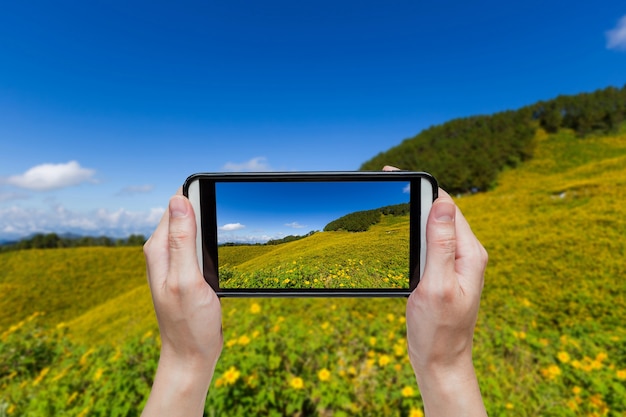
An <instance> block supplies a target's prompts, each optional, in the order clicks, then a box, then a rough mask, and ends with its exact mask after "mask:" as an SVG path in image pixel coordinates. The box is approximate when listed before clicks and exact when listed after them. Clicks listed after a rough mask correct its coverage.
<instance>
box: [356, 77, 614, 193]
mask: <svg viewBox="0 0 626 417" xmlns="http://www.w3.org/2000/svg"><path fill="white" fill-rule="evenodd" d="M624 120H626V85H625V86H623V87H622V88H621V89H619V88H615V87H608V88H605V89H602V90H597V91H595V92H592V93H581V94H577V95H571V96H559V97H556V98H554V99H552V100H548V101H540V102H538V103H535V104H532V105H529V106H525V107H522V108H520V109H518V110H509V111H503V112H500V113H496V114H493V115H479V116H472V117H466V118H459V119H455V120H450V121H448V122H446V123H443V124H440V125H436V126H432V127H430V128H428V129H425V130H424V131H422V132H420V133H419V134H417V135H416V136H414V137H412V138H409V139H406V140H404V141H403V142H402V143H400V144H399V145H397V146H395V147H393V148H391V149H389V150H387V151H384V152H381V153H379V154H378V155H376V156H375V157H373V158H372V159H370V160H369V161H367V162H365V163H364V164H363V165H362V166H361V169H362V170H373V171H376V170H380V169H381V168H382V167H383V166H384V165H394V166H397V167H399V168H402V169H406V170H412V171H426V172H430V173H431V174H433V175H434V176H435V178H437V180H438V181H439V184H440V185H441V186H442V187H443V188H444V189H446V190H448V191H451V192H455V193H456V192H460V193H465V192H468V191H475V190H481V191H486V190H489V189H492V188H494V187H495V185H496V182H497V180H498V175H499V173H500V172H502V170H503V169H506V168H514V167H516V166H518V165H519V163H520V162H523V161H526V160H529V159H531V158H532V157H533V153H534V148H535V142H534V141H533V138H534V136H535V133H536V132H537V129H539V128H541V129H544V130H545V131H547V132H549V133H556V132H557V131H558V130H559V129H570V130H572V131H574V132H576V135H577V136H579V137H585V136H587V135H589V134H592V133H594V132H596V133H597V132H600V133H602V134H609V133H616V132H617V131H618V129H619V127H620V124H621V123H622V122H623V121H624Z"/></svg>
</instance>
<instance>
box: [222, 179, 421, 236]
mask: <svg viewBox="0 0 626 417" xmlns="http://www.w3.org/2000/svg"><path fill="white" fill-rule="evenodd" d="M409 190H410V184H409V182H407V181H391V182H390V181H385V182H369V181H368V182H352V183H349V182H304V183H290V182H286V183H285V182H271V183H250V182H228V183H217V184H216V191H215V194H216V201H217V222H218V243H225V242H266V241H267V240H269V239H280V238H283V237H285V236H288V235H304V234H306V233H308V232H310V231H315V230H323V229H324V227H325V226H326V225H327V224H328V223H330V222H331V221H333V220H336V219H338V218H340V217H341V216H344V215H346V214H349V213H353V212H356V211H362V210H371V209H376V208H381V207H385V206H390V205H394V204H400V203H408V202H409V200H410V192H409Z"/></svg>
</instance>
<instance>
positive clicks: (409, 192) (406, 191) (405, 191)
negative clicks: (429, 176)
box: [402, 183, 411, 194]
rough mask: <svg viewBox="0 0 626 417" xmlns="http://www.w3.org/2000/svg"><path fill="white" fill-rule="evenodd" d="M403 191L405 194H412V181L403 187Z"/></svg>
mask: <svg viewBox="0 0 626 417" xmlns="http://www.w3.org/2000/svg"><path fill="white" fill-rule="evenodd" d="M402 192H403V193H405V194H411V183H408V184H407V185H406V186H405V187H404V188H403V189H402Z"/></svg>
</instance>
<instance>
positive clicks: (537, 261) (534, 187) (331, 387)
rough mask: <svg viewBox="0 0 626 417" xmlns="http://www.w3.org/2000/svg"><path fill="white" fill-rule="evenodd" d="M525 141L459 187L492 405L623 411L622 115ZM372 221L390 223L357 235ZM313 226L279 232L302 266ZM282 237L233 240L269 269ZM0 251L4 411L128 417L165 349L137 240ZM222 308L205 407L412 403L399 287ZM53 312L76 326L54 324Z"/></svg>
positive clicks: (482, 367) (482, 373)
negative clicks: (522, 153)
mask: <svg viewBox="0 0 626 417" xmlns="http://www.w3.org/2000/svg"><path fill="white" fill-rule="evenodd" d="M531 140H532V148H533V149H534V151H533V158H532V159H529V160H526V161H525V162H522V163H520V164H519V165H517V166H516V167H515V168H511V169H508V170H505V171H503V172H501V173H500V174H499V176H498V177H497V185H495V187H494V188H493V189H492V190H491V191H489V192H486V193H478V194H474V195H463V196H461V197H457V198H456V201H457V203H458V204H459V206H460V207H461V209H462V210H463V212H464V214H465V215H466V217H467V218H468V220H469V222H470V224H471V225H472V228H473V230H474V231H475V233H476V234H477V236H478V237H479V238H480V240H481V241H482V242H483V243H484V245H485V246H486V248H487V249H488V251H489V255H490V263H489V266H488V268H487V273H486V277H485V278H486V280H485V288H484V291H483V300H482V303H481V311H480V314H479V322H478V327H477V330H476V336H475V343H474V354H475V363H476V368H477V373H478V376H479V380H480V383H481V388H482V392H483V396H484V399H485V402H486V404H487V409H488V411H489V413H490V415H515V416H531V415H542V416H573V415H615V416H619V415H624V414H625V413H626V388H625V385H624V382H625V381H626V326H625V324H624V323H625V320H624V318H625V317H626V281H625V280H624V279H623V277H624V276H626V263H625V262H624V259H626V238H625V237H624V236H626V205H625V204H624V201H626V128H625V127H624V126H622V128H621V130H620V131H619V132H617V133H613V134H610V135H600V134H598V133H592V134H587V135H585V136H584V137H583V136H580V135H579V134H577V132H576V131H573V130H568V129H560V130H559V131H558V132H555V133H552V134H548V133H546V131H545V130H544V129H538V130H536V131H535V133H534V134H533V136H532V138H531ZM398 219H400V218H398ZM377 227H384V225H376V226H373V227H372V229H371V231H368V232H362V233H374V232H375V231H376V228H377ZM337 233H341V232H337ZM385 236H386V237H387V238H388V239H390V237H389V236H392V235H385ZM313 238H315V235H313V236H310V237H307V238H306V239H302V240H299V241H296V242H290V243H288V244H285V245H301V246H294V247H292V248H291V249H290V253H297V254H298V255H297V256H299V258H297V259H296V258H294V260H295V261H296V263H298V262H304V261H305V260H306V259H307V257H308V252H307V250H308V249H307V246H306V245H313V244H314V243H315V241H314V240H313ZM280 246H283V245H278V246H277V247H254V246H251V247H234V248H229V250H232V251H233V252H232V253H231V254H232V255H233V256H232V259H233V261H232V263H233V264H238V265H239V266H240V267H244V266H245V265H244V264H248V265H249V266H252V265H253V264H259V265H260V264H265V265H266V266H268V265H270V264H271V263H272V262H275V259H274V258H273V256H270V253H269V252H271V251H273V250H276V249H277V248H280ZM259 248H263V249H259ZM295 248H297V250H295ZM383 248H384V249H383ZM364 249H365V248H364ZM386 249H387V246H386V245H383V244H377V245H371V246H370V247H369V248H368V250H369V251H370V252H371V253H380V251H382V250H386ZM247 250H249V251H250V252H248V253H245V251H247ZM355 250H356V248H355ZM252 251H256V252H255V253H253V252H252ZM265 251H267V252H265ZM261 252H263V253H261ZM237 259H239V261H237ZM0 264H2V265H3V268H2V269H0V286H1V289H2V293H3V294H4V295H5V296H4V297H2V298H1V299H0V303H1V304H0V307H1V309H0V312H3V313H2V314H3V315H2V316H0V317H2V320H3V321H2V326H4V327H5V329H2V328H1V327H0V340H1V341H2V342H1V343H0V387H2V388H1V390H2V397H0V409H2V407H3V406H4V407H5V409H11V408H10V407H13V408H12V410H13V411H14V415H27V414H28V413H30V414H31V415H55V414H56V415H60V414H64V415H79V414H80V413H81V412H85V410H87V411H86V412H88V413H89V414H90V415H102V416H104V415H138V414H137V412H136V410H137V408H138V407H140V404H141V402H142V401H143V399H144V398H145V395H146V393H147V391H148V389H149V385H150V380H151V379H150V378H151V375H152V372H153V371H154V367H155V366H156V359H157V357H158V341H157V340H156V338H155V336H154V334H155V333H154V332H155V330H156V327H155V321H154V319H153V313H152V312H151V300H150V295H149V292H148V289H147V285H146V283H145V272H144V266H143V256H142V254H141V252H140V251H139V250H138V249H137V248H135V249H132V248H84V249H64V250H46V251H21V252H14V253H4V254H0ZM222 306H223V326H224V336H225V347H224V352H223V354H222V357H221V358H220V361H219V363H218V367H217V370H216V374H215V378H214V381H213V385H212V387H211V391H210V394H209V397H208V400H207V415H213V414H215V415H220V414H223V415H234V416H244V415H271V414H272V413H274V414H277V415H298V413H300V414H299V415H319V416H326V415H331V412H334V413H336V414H341V413H343V415H380V416H385V415H389V416H397V415H398V416H406V415H409V413H410V412H411V410H416V409H417V408H419V407H420V406H421V400H420V398H419V396H418V394H417V387H416V385H415V380H414V377H413V375H412V371H411V368H410V364H409V363H408V361H407V358H406V346H405V339H404V338H405V328H404V320H403V318H404V306H405V300H404V299H287V300H286V299H223V300H222ZM35 311H46V312H47V314H46V316H44V317H43V318H41V317H32V316H31V318H30V319H28V320H25V321H23V322H22V323H21V324H20V325H16V326H13V327H12V328H8V326H9V324H10V323H11V317H13V318H14V319H15V320H14V322H17V321H19V319H20V318H24V317H27V316H28V315H29V314H30V313H31V312H35ZM59 321H63V322H65V323H66V326H68V328H67V329H66V330H65V331H67V332H68V335H69V339H67V338H65V336H54V337H53V336H51V335H53V334H56V333H55V332H56V330H55V327H56V324H57V323H58V322H59ZM34 335H35V336H36V337H35V336H34ZM46 335H47V336H46ZM44 336H45V337H44ZM59 337H60V339H59ZM110 342H114V343H115V342H117V343H115V345H114V346H111V345H110ZM35 346H36V347H38V348H37V349H39V350H37V352H40V353H39V356H38V357H39V358H49V359H45V360H44V359H39V362H37V364H35V365H32V363H31V362H28V363H27V364H26V363H25V364H24V365H23V367H18V366H17V365H15V363H19V362H15V361H16V359H15V358H14V357H13V356H10V355H12V353H11V352H15V351H16V350H17V351H20V352H21V351H25V352H26V351H28V352H33V351H35V349H34V347H35ZM20 349H21V350H20ZM41 352H44V353H45V355H47V356H45V355H44V353H41ZM46 352H47V353H46ZM24 357H32V355H31V356H29V355H24ZM87 358H88V359H87ZM2 363H11V364H13V365H11V366H12V368H8V370H7V369H6V368H2V367H1V366H2V365H1V364H2ZM27 365H28V366H27ZM3 369H5V371H3ZM22 369H23V370H22ZM17 370H19V371H17ZM322 375H323V376H324V377H323V378H322ZM295 378H300V379H301V382H302V384H303V385H302V388H301V389H299V388H294V386H295V383H294V382H293V381H294V379H295ZM117 409H120V410H122V409H123V410H130V411H124V412H122V411H119V412H115V413H114V412H112V410H117ZM133 412H134V413H133ZM212 413H213V414H212Z"/></svg>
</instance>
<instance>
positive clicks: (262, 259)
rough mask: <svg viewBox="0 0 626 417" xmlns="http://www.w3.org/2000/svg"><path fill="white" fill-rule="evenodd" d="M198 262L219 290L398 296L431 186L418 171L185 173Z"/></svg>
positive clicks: (404, 287) (414, 261) (420, 257)
mask: <svg viewBox="0 0 626 417" xmlns="http://www.w3.org/2000/svg"><path fill="white" fill-rule="evenodd" d="M183 192H184V193H185V195H187V196H188V197H189V199H190V201H191V203H192V205H193V206H194V212H195V215H196V224H197V225H198V226H199V233H198V234H197V236H196V248H197V250H198V262H199V265H200V267H201V270H202V271H203V274H204V277H205V279H206V280H207V282H208V283H209V284H210V285H211V287H212V288H213V289H214V290H215V291H216V293H217V294H218V295H219V296H237V297H247V296H406V295H408V294H409V293H410V291H412V290H413V289H414V288H415V287H416V286H417V283H418V282H419V278H420V276H421V274H422V272H423V267H424V262H423V261H424V259H425V247H426V246H425V243H424V239H425V236H424V233H423V231H424V225H425V219H426V217H427V216H428V212H429V210H430V207H431V205H432V202H433V201H434V199H435V198H436V196H437V182H436V180H435V179H434V178H433V177H432V176H430V175H429V174H426V173H418V172H376V173H374V172H349V173H348V172H323V173H320V172H306V173H305V172H299V173H298V172H296V173H231V174H226V173H223V174H220V173H208V174H194V175H192V176H191V177H189V178H188V179H187V181H186V182H185V185H184V187H183Z"/></svg>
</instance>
